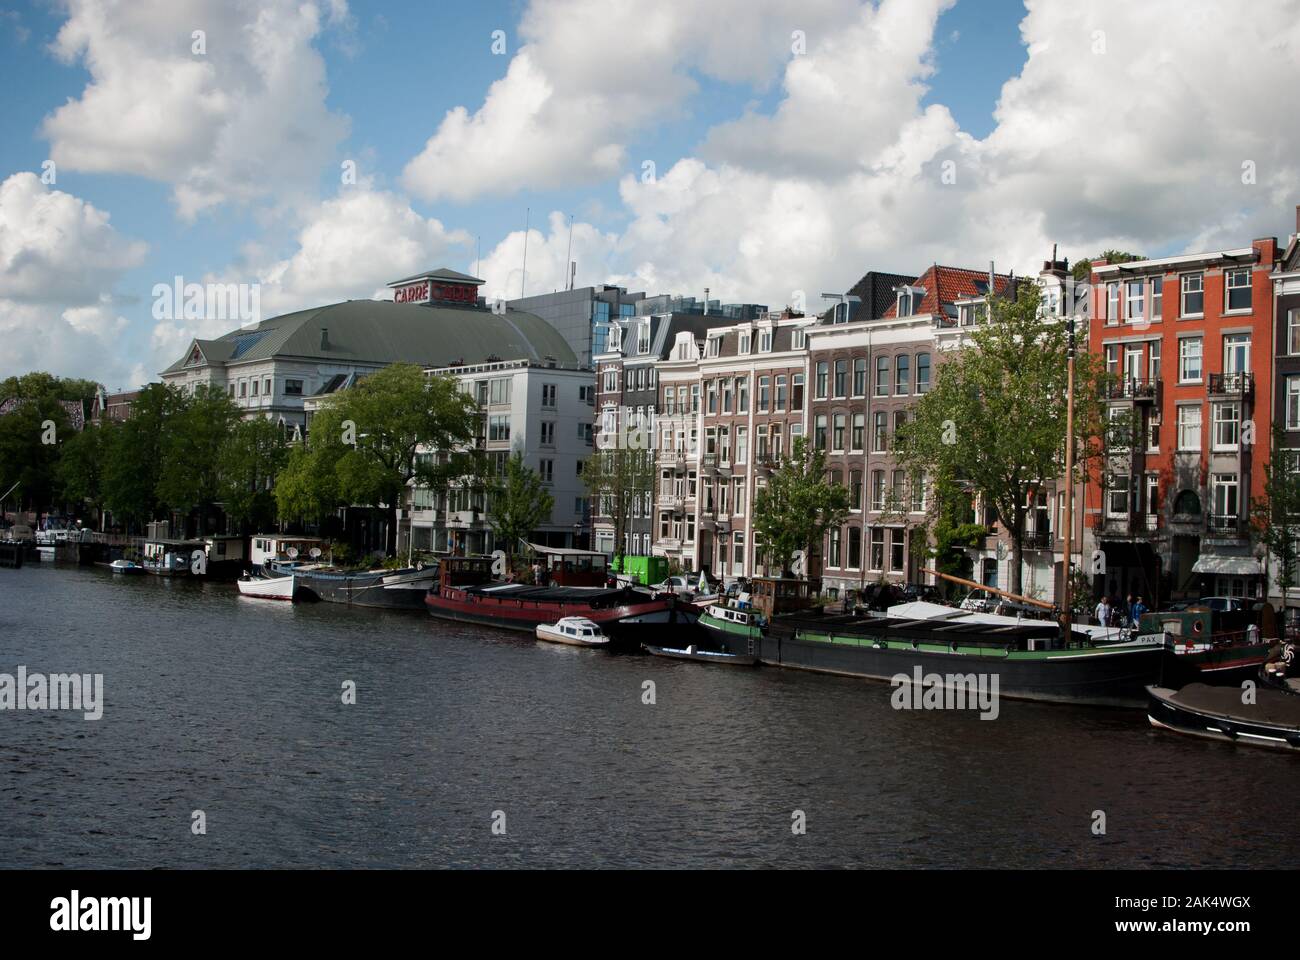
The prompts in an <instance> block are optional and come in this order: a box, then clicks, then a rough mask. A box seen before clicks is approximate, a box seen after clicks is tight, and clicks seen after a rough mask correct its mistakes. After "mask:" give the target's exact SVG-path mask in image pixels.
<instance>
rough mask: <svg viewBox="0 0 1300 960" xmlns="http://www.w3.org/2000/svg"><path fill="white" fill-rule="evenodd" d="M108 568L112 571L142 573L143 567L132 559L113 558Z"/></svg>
mask: <svg viewBox="0 0 1300 960" xmlns="http://www.w3.org/2000/svg"><path fill="white" fill-rule="evenodd" d="M108 568H109V569H110V570H112V571H113V572H114V573H144V567H142V566H140V564H138V563H136V562H135V561H134V560H114V561H113V562H112V563H110V564H109V565H108Z"/></svg>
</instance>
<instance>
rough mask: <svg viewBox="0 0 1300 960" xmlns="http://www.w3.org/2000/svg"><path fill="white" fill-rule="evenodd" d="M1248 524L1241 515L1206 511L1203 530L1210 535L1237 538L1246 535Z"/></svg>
mask: <svg viewBox="0 0 1300 960" xmlns="http://www.w3.org/2000/svg"><path fill="white" fill-rule="evenodd" d="M1248 529H1249V525H1248V524H1247V522H1246V521H1245V520H1243V519H1242V518H1241V517H1237V516H1232V515H1231V514H1229V515H1223V514H1215V513H1208V514H1206V515H1205V530H1206V532H1207V533H1208V534H1209V535H1210V536H1211V537H1217V538H1225V539H1239V538H1241V537H1244V536H1246V533H1247V531H1248Z"/></svg>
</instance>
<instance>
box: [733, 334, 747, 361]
mask: <svg viewBox="0 0 1300 960" xmlns="http://www.w3.org/2000/svg"><path fill="white" fill-rule="evenodd" d="M736 352H737V353H739V354H741V355H742V356H743V355H744V354H746V353H749V331H748V330H745V331H742V332H741V334H740V343H739V345H738V346H737V347H736Z"/></svg>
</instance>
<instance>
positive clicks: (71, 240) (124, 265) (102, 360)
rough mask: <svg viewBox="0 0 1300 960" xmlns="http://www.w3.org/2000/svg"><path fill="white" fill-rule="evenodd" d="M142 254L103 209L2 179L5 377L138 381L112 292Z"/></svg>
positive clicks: (30, 179) (1, 368)
mask: <svg viewBox="0 0 1300 960" xmlns="http://www.w3.org/2000/svg"><path fill="white" fill-rule="evenodd" d="M145 253H146V246H145V244H143V243H141V242H139V241H133V240H129V239H127V238H124V237H123V236H122V235H121V234H119V233H118V232H117V231H116V230H114V229H113V227H112V225H111V224H110V223H109V218H108V215H107V214H106V213H104V212H103V211H101V210H98V209H96V208H95V207H93V206H91V205H90V204H89V203H87V202H86V201H84V200H81V199H80V198H78V197H74V196H72V195H71V194H67V193H63V192H62V191H59V190H50V189H47V188H46V186H45V185H44V184H42V183H41V181H40V179H39V178H37V177H36V175H35V174H32V173H16V174H14V175H12V176H10V177H9V178H8V179H7V180H5V181H4V182H3V183H0V342H3V343H4V345H5V349H4V351H3V353H2V354H0V357H2V359H0V376H7V375H9V374H13V373H24V372H26V371H28V370H52V371H55V372H58V373H60V374H62V375H65V376H86V377H92V378H108V379H114V378H117V379H118V380H119V381H120V382H122V383H128V382H134V381H132V380H128V379H127V378H128V377H130V376H132V372H131V371H130V369H129V367H130V364H129V363H128V362H127V361H126V360H125V359H124V358H121V357H120V354H119V348H120V338H121V336H122V333H123V332H124V331H125V329H126V326H127V321H126V319H125V318H124V317H122V316H121V315H120V314H119V313H118V310H117V304H116V303H115V300H114V298H113V296H112V290H113V288H114V286H115V285H116V283H117V281H118V280H119V279H120V277H121V275H122V274H123V273H124V272H125V271H127V270H129V269H131V268H133V267H136V266H138V265H139V264H140V263H141V262H142V261H143V260H144V256H145Z"/></svg>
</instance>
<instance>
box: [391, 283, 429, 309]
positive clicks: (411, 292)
mask: <svg viewBox="0 0 1300 960" xmlns="http://www.w3.org/2000/svg"><path fill="white" fill-rule="evenodd" d="M428 299H429V281H428V280H421V281H420V282H419V283H412V284H409V285H407V286H405V287H398V288H397V289H396V290H394V291H393V302H394V303H424V302H425V301H427V300H428Z"/></svg>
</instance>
